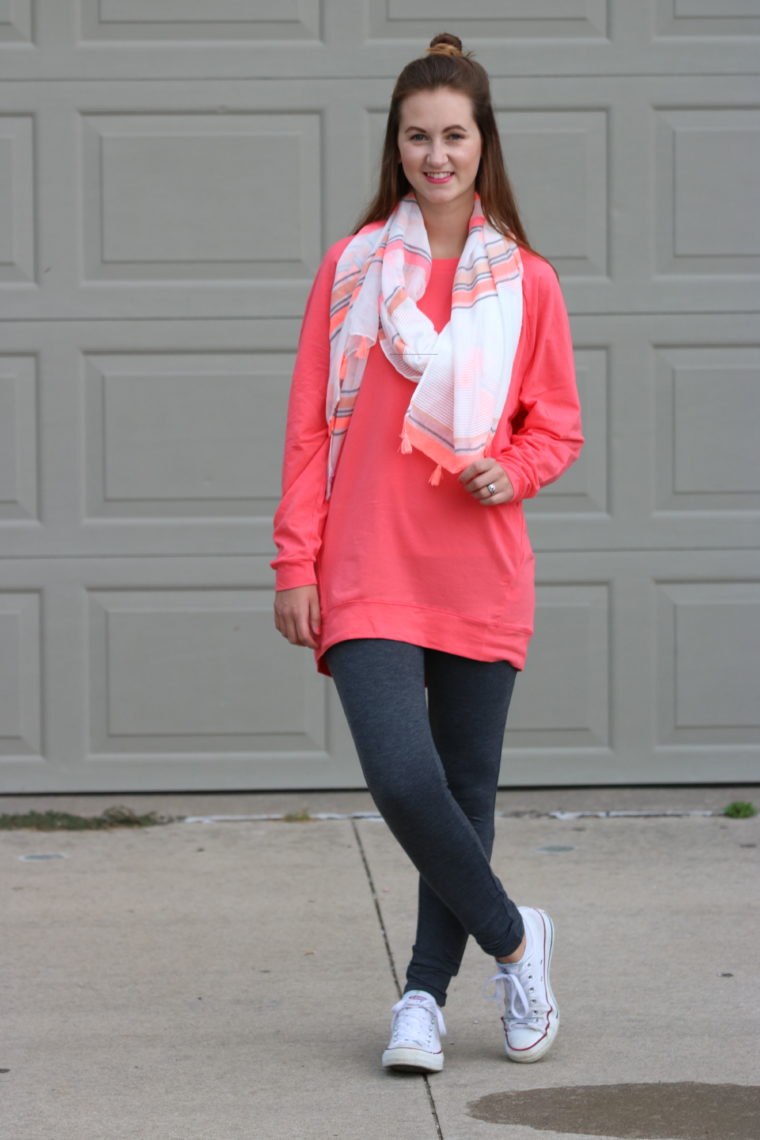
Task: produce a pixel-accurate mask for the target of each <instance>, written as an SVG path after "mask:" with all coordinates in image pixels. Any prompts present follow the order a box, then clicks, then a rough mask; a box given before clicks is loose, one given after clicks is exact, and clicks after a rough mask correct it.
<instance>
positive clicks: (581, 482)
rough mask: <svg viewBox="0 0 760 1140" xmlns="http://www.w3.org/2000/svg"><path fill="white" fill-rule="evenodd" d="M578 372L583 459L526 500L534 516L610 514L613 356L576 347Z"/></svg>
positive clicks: (596, 350) (527, 506)
mask: <svg viewBox="0 0 760 1140" xmlns="http://www.w3.org/2000/svg"><path fill="white" fill-rule="evenodd" d="M575 372H576V378H577V382H578V394H579V396H580V400H581V415H582V419H583V434H584V437H585V440H586V442H585V444H584V446H583V450H582V451H581V454H580V457H579V458H578V459H577V460H576V461H575V463H573V465H572V467H570V468H569V469H568V470H567V471H566V472H565V474H564V475H563V476H562V477H561V478H560V479H559V481H558V482H556V483H550V484H549V485H548V486H546V487H542V488H541V490H540V491H539V493H538V495H537V496H536V498H534V499H526V500H525V504H524V506H525V510H526V513H527V514H528V515H529V516H530V515H543V514H571V513H575V512H583V513H584V514H588V513H600V512H601V513H607V512H608V511H609V509H610V499H611V494H610V486H609V480H610V461H609V446H610V433H609V427H608V408H609V354H608V352H607V350H606V349H604V348H576V350H575Z"/></svg>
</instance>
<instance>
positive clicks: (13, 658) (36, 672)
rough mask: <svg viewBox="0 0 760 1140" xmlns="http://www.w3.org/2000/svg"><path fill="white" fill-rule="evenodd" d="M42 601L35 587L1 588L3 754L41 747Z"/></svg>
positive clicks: (21, 753)
mask: <svg viewBox="0 0 760 1140" xmlns="http://www.w3.org/2000/svg"><path fill="white" fill-rule="evenodd" d="M41 602H42V597H41V593H40V592H39V591H36V590H23V589H18V590H0V757H2V756H4V755H5V756H7V755H18V756H22V757H34V756H38V755H39V753H40V750H41V747H42V726H43V716H42V656H41V652H40V646H41V640H40V636H41V632H42V605H41ZM1 772H2V760H1V759H0V773H1Z"/></svg>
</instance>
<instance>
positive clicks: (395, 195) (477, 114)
mask: <svg viewBox="0 0 760 1140" xmlns="http://www.w3.org/2000/svg"><path fill="white" fill-rule="evenodd" d="M440 87H447V88H449V89H450V90H452V91H459V92H461V93H462V94H463V95H466V96H467V97H468V98H469V99H470V101H471V103H472V110H473V118H474V119H475V122H476V124H477V127H478V130H479V132H480V140H481V147H482V153H481V159H480V167H479V169H478V173H477V177H476V179H475V189H476V191H477V192H478V194H479V195H480V201H481V205H482V207H483V212H484V214H485V216H486V218H488V220H489V221H490V223H491V225H492V226H493V227H494V228H495V229H497V230H499V231H500V232H501V233H503V234H504V235H505V237H512V238H514V239H515V240H516V241H517V243H518V244H519V245H521V246H522V247H523V248H524V249H530V248H531V246H530V243H529V241H528V238H527V235H526V233H525V228H524V226H523V224H522V222H521V220H520V215H519V213H518V210H517V203H516V201H515V196H514V192H513V190H512V187H511V185H510V182H509V178H508V176H507V171H506V168H505V165H504V156H503V154H502V149H501V140H500V139H499V131H498V128H497V126H496V118H495V116H494V113H493V106H492V105H491V85H490V83H489V81H488V73H487V72H486V70H485V68H484V67H482V66H481V65H480V64H479V63H478V62H477V61H476V60H475V59H473V57H472V53H471V52H465V51H464V50H463V48H462V41H461V40H460V39H459V37H458V36H454V35H451V34H450V33H449V32H442V33H441V34H440V35H437V36H434V37H433V39H432V40H431V41H430V46H429V47H428V51H427V55H424V56H422V57H421V58H420V59H413V60H412V61H411V63H408V64H407V65H406V67H405V68H404V69H403V71H402V72H401V74H400V75H399V77H398V79H397V80H396V85H395V87H394V88H393V94H392V96H391V104H390V107H389V109H388V122H387V125H386V129H385V142H384V144H383V153H382V158H381V160H380V179H379V185H378V189H377V193H376V194H375V197H374V198H373V200H372V202H371V203H370V204H369V206H368V207H367V209H366V211H365V213H364V214H363V215H362V217H361V219H360V220H359V222H358V224H357V226H356V231H358V230H360V229H361V228H362V226H366V225H369V224H370V223H371V222H382V221H385V219H386V218H387V217H388V216H389V215H390V214H391V213H392V212H393V211H394V210H395V208H396V206H397V205H398V203H399V202H400V201H401V199H402V198H403V197H404V195H405V194H407V193H408V192H409V190H410V189H411V186H410V184H409V181H408V179H407V177H406V175H405V174H404V171H403V168H402V167H401V164H400V163H399V158H398V132H399V124H400V121H401V104H402V103H403V102H404V100H405V99H407V98H408V97H409V96H410V95H415V94H416V93H417V92H418V91H435V90H437V89H438V88H440ZM356 231H355V232H356Z"/></svg>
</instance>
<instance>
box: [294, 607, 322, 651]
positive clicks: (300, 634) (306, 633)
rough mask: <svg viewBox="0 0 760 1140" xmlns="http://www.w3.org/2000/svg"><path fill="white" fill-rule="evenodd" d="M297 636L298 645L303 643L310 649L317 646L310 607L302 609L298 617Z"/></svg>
mask: <svg viewBox="0 0 760 1140" xmlns="http://www.w3.org/2000/svg"><path fill="white" fill-rule="evenodd" d="M296 638H297V640H296V645H303V646H306V648H308V649H316V648H317V643H316V641H315V640H314V634H313V633H312V632H311V624H310V612H309V610H308V608H304V609H303V610H301V612H300V613H299V614H298V615H297V617H296Z"/></svg>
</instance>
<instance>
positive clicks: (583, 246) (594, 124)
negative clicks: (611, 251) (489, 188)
mask: <svg viewBox="0 0 760 1140" xmlns="http://www.w3.org/2000/svg"><path fill="white" fill-rule="evenodd" d="M497 122H498V125H499V132H500V135H501V142H502V147H503V150H504V157H505V161H506V164H507V169H508V171H509V174H510V179H511V181H512V185H513V187H514V189H515V192H516V195H517V201H518V207H519V210H520V215H521V217H522V220H523V222H524V223H525V227H526V229H527V231H528V236H529V238H530V240H531V243H532V245H533V246H534V248H535V249H538V250H540V252H541V253H542V254H543V255H544V256H545V257H548V258H549V259H550V260H551V261H552V262H554V264H555V265H556V267H557V269H558V270H559V271H560V272H564V273H568V274H572V275H573V276H583V277H588V276H606V275H607V272H608V267H607V213H608V202H607V193H608V191H607V182H608V178H607V112H606V110H601V109H600V110H596V111H578V110H563V109H561V108H556V109H553V110H541V111H516V110H505V111H499V112H498V113H497Z"/></svg>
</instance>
